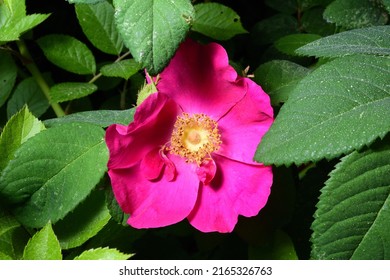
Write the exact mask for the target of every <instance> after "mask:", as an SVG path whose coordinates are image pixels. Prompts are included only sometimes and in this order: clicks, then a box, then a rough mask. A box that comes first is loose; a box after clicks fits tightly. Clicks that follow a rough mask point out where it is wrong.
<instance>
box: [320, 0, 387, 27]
mask: <svg viewBox="0 0 390 280" xmlns="http://www.w3.org/2000/svg"><path fill="white" fill-rule="evenodd" d="M324 18H325V19H326V20H327V21H328V22H332V23H335V24H336V25H338V26H342V27H344V28H347V29H354V28H362V27H369V26H375V25H385V24H386V22H387V20H388V14H387V13H386V12H385V11H384V10H383V9H382V7H381V6H380V5H379V4H378V3H377V1H372V0H336V1H334V2H332V3H331V4H330V5H329V6H328V7H327V8H326V9H325V12H324Z"/></svg>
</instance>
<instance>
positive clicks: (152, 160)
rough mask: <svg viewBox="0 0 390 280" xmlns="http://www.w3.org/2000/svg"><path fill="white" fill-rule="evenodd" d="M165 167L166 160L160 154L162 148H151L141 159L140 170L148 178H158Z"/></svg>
mask: <svg viewBox="0 0 390 280" xmlns="http://www.w3.org/2000/svg"><path fill="white" fill-rule="evenodd" d="M163 167H164V160H163V159H162V157H161V156H160V148H159V147H157V148H155V149H153V150H151V151H150V152H149V153H147V154H146V155H145V157H144V158H143V159H142V160H141V165H140V171H141V174H142V175H144V176H145V178H146V179H148V180H154V179H157V178H158V177H159V176H160V174H161V171H162V169H163Z"/></svg>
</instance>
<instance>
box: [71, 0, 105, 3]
mask: <svg viewBox="0 0 390 280" xmlns="http://www.w3.org/2000/svg"><path fill="white" fill-rule="evenodd" d="M66 1H68V2H69V3H71V4H73V3H76V4H96V3H100V2H103V1H106V0H66Z"/></svg>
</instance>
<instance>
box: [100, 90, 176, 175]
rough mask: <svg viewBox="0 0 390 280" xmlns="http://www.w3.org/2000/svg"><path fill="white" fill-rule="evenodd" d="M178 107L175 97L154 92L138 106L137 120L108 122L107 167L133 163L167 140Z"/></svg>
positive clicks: (135, 118)
mask: <svg viewBox="0 0 390 280" xmlns="http://www.w3.org/2000/svg"><path fill="white" fill-rule="evenodd" d="M178 111H179V108H178V106H177V104H176V103H175V102H174V101H173V100H171V99H169V98H168V97H167V96H165V95H162V94H158V93H155V94H152V95H150V96H149V97H148V98H147V99H146V100H145V101H144V102H142V104H141V105H140V106H139V107H138V108H137V110H136V113H135V116H134V121H133V122H132V123H131V124H130V125H129V126H128V127H126V126H123V125H118V124H117V125H111V126H109V127H108V128H107V131H106V136H105V140H106V144H107V147H108V149H109V152H110V159H109V162H108V168H109V169H111V168H127V167H130V166H131V165H133V164H135V163H137V162H138V161H140V160H141V159H143V158H144V157H145V156H146V154H148V153H149V152H150V151H151V150H153V149H155V148H156V147H160V146H162V145H164V144H166V143H167V142H168V141H169V139H170V137H171V132H172V129H173V125H174V123H175V121H176V116H177V114H178Z"/></svg>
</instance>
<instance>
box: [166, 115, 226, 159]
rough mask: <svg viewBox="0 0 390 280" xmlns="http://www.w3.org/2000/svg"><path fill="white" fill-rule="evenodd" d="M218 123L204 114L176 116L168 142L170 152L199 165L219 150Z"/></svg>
mask: <svg viewBox="0 0 390 280" xmlns="http://www.w3.org/2000/svg"><path fill="white" fill-rule="evenodd" d="M221 143H222V142H221V135H220V134H219V131H218V123H217V122H216V121H214V120H212V119H211V118H210V117H208V116H207V115H205V114H194V115H192V116H190V115H189V114H187V113H183V115H182V116H178V117H177V120H176V123H175V125H174V129H173V132H172V136H171V141H170V151H171V152H172V153H173V154H176V155H179V156H181V157H183V158H185V159H186V162H196V163H197V164H198V165H200V164H201V163H202V161H203V159H204V158H205V157H206V156H209V155H210V154H211V153H212V152H214V151H216V150H218V149H219V147H220V145H221Z"/></svg>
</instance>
